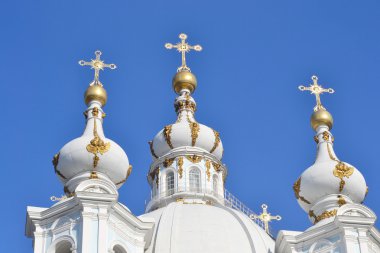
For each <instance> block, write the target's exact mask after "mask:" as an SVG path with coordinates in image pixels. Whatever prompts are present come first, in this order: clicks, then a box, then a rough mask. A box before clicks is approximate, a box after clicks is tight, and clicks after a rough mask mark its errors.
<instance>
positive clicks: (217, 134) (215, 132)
mask: <svg viewBox="0 0 380 253" xmlns="http://www.w3.org/2000/svg"><path fill="white" fill-rule="evenodd" d="M212 131H214V136H215V142H214V146H213V147H212V149H211V150H210V153H212V152H214V151H215V149H216V148H217V147H218V146H219V143H220V134H219V133H218V132H217V131H215V130H214V129H213V130H212Z"/></svg>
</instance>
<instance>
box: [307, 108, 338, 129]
mask: <svg viewBox="0 0 380 253" xmlns="http://www.w3.org/2000/svg"><path fill="white" fill-rule="evenodd" d="M310 123H311V127H312V128H313V129H314V130H315V131H316V130H317V128H318V127H319V126H320V125H326V126H328V128H329V130H331V129H332V127H333V123H334V120H333V117H332V116H331V114H330V113H329V112H328V111H326V110H323V109H320V110H318V111H316V112H314V113H313V114H312V115H311V119H310Z"/></svg>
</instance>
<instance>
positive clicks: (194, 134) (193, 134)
mask: <svg viewBox="0 0 380 253" xmlns="http://www.w3.org/2000/svg"><path fill="white" fill-rule="evenodd" d="M189 126H190V130H191V146H195V142H196V141H197V138H198V133H199V130H200V129H199V124H198V123H196V122H190V123H189Z"/></svg>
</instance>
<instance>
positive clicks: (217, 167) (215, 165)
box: [211, 162, 222, 172]
mask: <svg viewBox="0 0 380 253" xmlns="http://www.w3.org/2000/svg"><path fill="white" fill-rule="evenodd" d="M211 163H212V167H214V170H215V171H216V172H219V171H220V166H222V165H221V164H220V163H216V162H211Z"/></svg>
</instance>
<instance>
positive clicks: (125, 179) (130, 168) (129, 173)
mask: <svg viewBox="0 0 380 253" xmlns="http://www.w3.org/2000/svg"><path fill="white" fill-rule="evenodd" d="M131 173H132V165H129V167H128V170H127V175H126V176H125V178H124V179H123V180H121V181H120V182H117V183H116V185H119V184H122V183H124V182H125V181H127V179H128V177H129V175H131Z"/></svg>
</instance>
